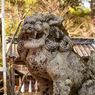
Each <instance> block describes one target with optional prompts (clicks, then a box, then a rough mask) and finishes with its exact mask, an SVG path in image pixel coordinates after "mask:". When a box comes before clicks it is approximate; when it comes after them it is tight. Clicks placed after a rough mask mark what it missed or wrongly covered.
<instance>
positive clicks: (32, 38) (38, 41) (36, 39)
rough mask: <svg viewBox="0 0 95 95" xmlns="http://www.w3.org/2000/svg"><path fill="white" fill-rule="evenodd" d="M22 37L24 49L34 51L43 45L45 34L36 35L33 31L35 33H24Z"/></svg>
mask: <svg viewBox="0 0 95 95" xmlns="http://www.w3.org/2000/svg"><path fill="white" fill-rule="evenodd" d="M24 37H25V41H24V47H25V48H28V49H29V48H30V49H31V48H32V49H36V48H39V47H41V46H43V45H44V44H45V38H46V34H45V33H44V32H40V33H37V32H36V31H35V33H25V36H24Z"/></svg>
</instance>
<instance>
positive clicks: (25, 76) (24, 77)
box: [17, 72, 29, 95]
mask: <svg viewBox="0 0 95 95" xmlns="http://www.w3.org/2000/svg"><path fill="white" fill-rule="evenodd" d="M28 74H29V72H28V73H27V74H25V75H24V76H23V78H22V82H21V86H20V88H19V90H18V92H17V95H19V94H20V92H21V87H22V85H23V83H24V80H25V79H26V78H27V76H28Z"/></svg>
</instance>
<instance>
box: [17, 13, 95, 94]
mask: <svg viewBox="0 0 95 95" xmlns="http://www.w3.org/2000/svg"><path fill="white" fill-rule="evenodd" d="M63 20H64V18H62V17H56V16H55V15H53V14H46V15H43V14H34V15H32V16H29V17H26V18H25V20H24V23H23V25H22V27H21V32H20V33H19V36H18V47H17V50H18V53H19V55H20V57H21V59H22V60H23V61H24V62H25V63H26V65H27V67H28V69H29V71H30V73H31V75H32V77H33V78H35V79H36V80H38V81H39V83H40V87H41V90H40V91H41V95H95V81H94V79H95V78H94V76H95V72H94V71H95V70H94V69H95V68H93V66H94V67H95V64H94V63H95V62H94V61H93V62H92V61H91V60H92V59H93V57H91V58H90V59H91V60H90V61H89V62H88V63H89V64H90V68H89V64H85V63H84V61H83V60H82V59H81V58H80V56H79V55H77V54H76V53H75V52H74V50H73V48H72V42H71V40H70V38H69V37H68V33H67V31H66V30H65V28H64V26H63V25H62V22H63ZM93 54H94V55H95V53H93ZM92 63H93V66H92V65H91V64H92Z"/></svg>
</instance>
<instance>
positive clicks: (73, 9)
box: [69, 6, 90, 17]
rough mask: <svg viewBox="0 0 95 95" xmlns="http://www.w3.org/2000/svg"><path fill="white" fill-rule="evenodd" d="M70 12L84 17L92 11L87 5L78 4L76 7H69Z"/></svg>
mask: <svg viewBox="0 0 95 95" xmlns="http://www.w3.org/2000/svg"><path fill="white" fill-rule="evenodd" d="M69 10H70V11H69V14H70V15H73V16H80V17H83V16H85V15H89V14H90V11H89V9H87V8H85V7H80V6H76V7H69Z"/></svg>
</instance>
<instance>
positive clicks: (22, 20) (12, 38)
mask: <svg viewBox="0 0 95 95" xmlns="http://www.w3.org/2000/svg"><path fill="white" fill-rule="evenodd" d="M30 9H31V8H29V9H28V10H27V11H26V13H25V14H24V15H23V17H22V19H21V20H20V22H19V24H18V26H17V29H16V31H15V33H14V35H13V37H12V39H11V42H10V46H9V48H8V51H7V53H6V57H7V56H8V53H9V51H10V49H11V46H12V43H13V40H14V37H15V36H16V34H17V32H18V29H19V27H20V25H21V23H22V21H23V20H24V18H25V16H26V15H27V13H28V12H29V11H30Z"/></svg>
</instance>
